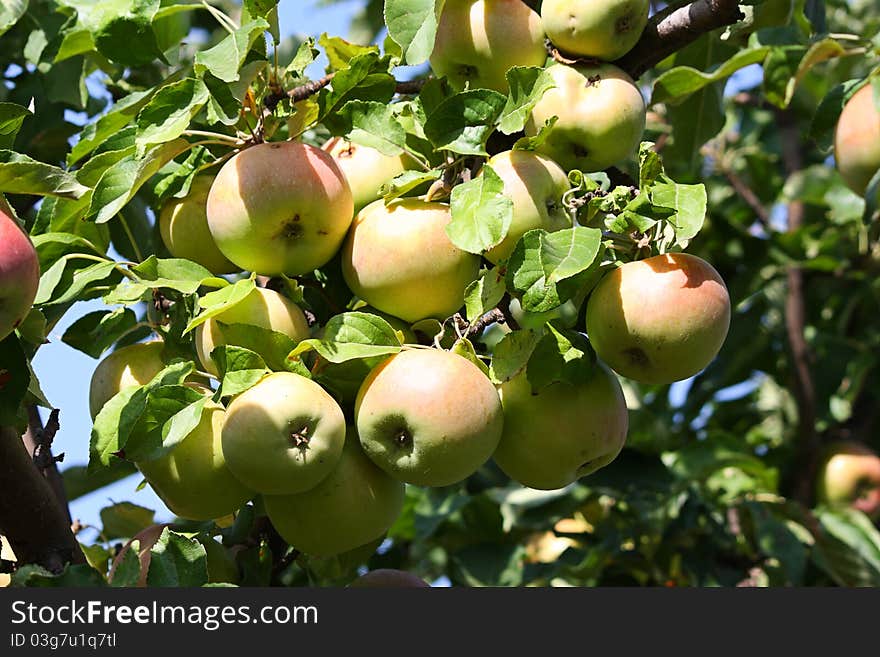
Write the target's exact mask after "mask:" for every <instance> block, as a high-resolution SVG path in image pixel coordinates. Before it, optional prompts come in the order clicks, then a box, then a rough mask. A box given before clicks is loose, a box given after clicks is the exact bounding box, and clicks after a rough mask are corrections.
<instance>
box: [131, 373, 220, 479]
mask: <svg viewBox="0 0 880 657" xmlns="http://www.w3.org/2000/svg"><path fill="white" fill-rule="evenodd" d="M208 401H210V397H209V396H206V395H204V394H203V393H202V392H201V391H199V390H195V389H193V388H192V387H189V386H185V385H163V386H158V387H155V388H153V389H152V390H151V391H150V392H149V394H148V396H147V403H146V406H145V408H144V410H143V412H142V414H141V416H140V417H139V418H138V423H137V425H136V427H135V428H134V430H133V431H132V434H131V436H129V438H128V440H127V441H126V443H125V458H126V459H128V460H130V461H134V462H135V463H140V462H141V461H152V460H155V459H158V458H161V457H163V456H165V455H166V454H168V453H169V452H170V451H171V450H172V449H174V448H175V447H176V446H177V445H179V444H180V443H181V442H183V441H184V440H185V439H186V438H187V436H189V435H190V434H191V433H192V432H193V430H195V428H196V427H197V426H198V425H199V423H200V422H201V420H202V413H203V411H204V410H205V405H206V404H207V402H208Z"/></svg>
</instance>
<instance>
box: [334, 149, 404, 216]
mask: <svg viewBox="0 0 880 657" xmlns="http://www.w3.org/2000/svg"><path fill="white" fill-rule="evenodd" d="M322 148H323V149H324V150H325V151H327V152H328V153H330V155H332V156H333V158H334V159H335V160H336V163H337V164H338V165H339V168H340V169H342V173H344V174H345V178H346V180H348V185H349V187H351V195H352V197H353V199H354V211H355V212H360V211H361V209H362V208H364V207H365V206H367V205H369V204H370V203H372V202H373V201H375V200H378V199H379V190H380V189H381V188H382V185H385V184H386V183H388V182H390V181H391V179H392V178H394V177H395V176H397V175H399V174H401V173H403V172H404V171H406V169H407V163H408V159H407V158H406V156H405V155H385V154H384V153H382V152H380V151H377V150H376V149H375V148H370V147H369V146H363V145H361V144H355V143H353V142H350V141H346V140H345V139H342V138H341V137H334V138H333V139H331V140H329V141H328V142H327V143H325V144H324V145H323V146H322Z"/></svg>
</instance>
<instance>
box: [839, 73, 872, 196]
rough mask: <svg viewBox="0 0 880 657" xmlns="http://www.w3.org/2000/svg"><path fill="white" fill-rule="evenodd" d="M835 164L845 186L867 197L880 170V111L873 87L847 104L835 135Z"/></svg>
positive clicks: (866, 86)
mask: <svg viewBox="0 0 880 657" xmlns="http://www.w3.org/2000/svg"><path fill="white" fill-rule="evenodd" d="M834 160H835V162H836V163H837V170H838V171H840V175H841V176H842V177H843V180H844V182H845V183H846V184H847V185H848V186H849V188H850V189H852V190H853V191H854V192H855V193H856V194H858V195H859V196H864V195H865V191H866V190H867V188H868V183H869V182H871V178H873V177H874V175H875V174H876V173H877V171H878V170H880V109H878V101H877V99H876V98H875V97H874V89H873V86H872V85H871V84H870V83H869V84H866V85H865V86H864V87H862V88H861V89H859V90H858V91H857V92H856V93H855V94H853V96H852V98H850V99H849V101H847V103H846V105H845V106H844V107H843V111H842V112H841V113H840V118H839V119H838V121H837V130H836V132H835V133H834Z"/></svg>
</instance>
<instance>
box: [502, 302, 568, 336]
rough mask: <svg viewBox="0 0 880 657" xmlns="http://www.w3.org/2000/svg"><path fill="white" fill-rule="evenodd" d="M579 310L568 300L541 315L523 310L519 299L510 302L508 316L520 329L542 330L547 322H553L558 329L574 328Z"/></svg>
mask: <svg viewBox="0 0 880 657" xmlns="http://www.w3.org/2000/svg"><path fill="white" fill-rule="evenodd" d="M579 310H580V305H579V304H578V303H576V302H575V300H574V299H569V300H568V301H566V302H565V303H564V304H562V305H561V306H559V307H558V308H554V309H553V310H547V311H545V312H541V313H536V312H530V311H528V310H523V308H522V304H521V303H520V300H519V299H516V298H513V299H511V300H510V316H511V317H513V319H514V320H515V321H516V323H517V324H519V326H520V328H524V329H531V330H533V331H538V330H540V329H542V328H543V327H544V324H546V323H547V322H553V324H554V325H555V326H557V327H558V328H563V329H570V328H574V325H575V324H576V323H577V318H578V312H579Z"/></svg>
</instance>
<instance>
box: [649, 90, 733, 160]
mask: <svg viewBox="0 0 880 657" xmlns="http://www.w3.org/2000/svg"><path fill="white" fill-rule="evenodd" d="M667 116H668V118H669V122H670V124H671V125H672V135H673V137H672V142H671V143H669V144H668V145H667V146H666V148H665V149H664V156H665V157H667V158H668V159H669V160H670V161H675V160H678V161H680V162H681V163H682V164H683V165H684V166H686V167H688V168H689V169H690V170H692V171H694V170H696V169H697V167H698V165H699V163H700V162H701V161H702V160H701V159H700V148H702V146H703V144H705V143H706V142H707V141H709V140H710V139H712V138H713V137H714V136H715V135H717V134H718V133H719V132H721V130H722V129H723V128H724V110H723V105H722V88H721V85H719V84H711V85H709V86H707V87H704V88H703V89H701V90H700V91H698V92H696V93H693V94H691V95H690V96H688V97H687V99H686V100H685V101H684V102H682V103H680V104H678V105H672V106H670V107H669V108H668V111H667Z"/></svg>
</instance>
